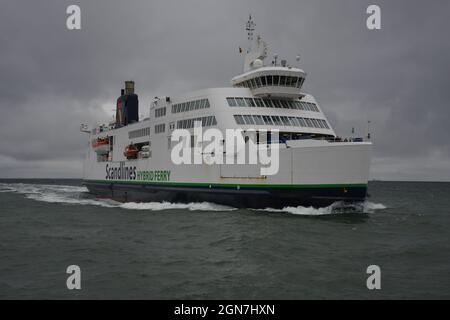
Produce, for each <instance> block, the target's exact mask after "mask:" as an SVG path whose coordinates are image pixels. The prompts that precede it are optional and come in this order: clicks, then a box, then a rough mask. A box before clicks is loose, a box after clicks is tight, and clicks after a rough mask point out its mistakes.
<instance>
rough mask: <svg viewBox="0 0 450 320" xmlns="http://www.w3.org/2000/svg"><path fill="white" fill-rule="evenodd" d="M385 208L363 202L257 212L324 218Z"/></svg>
mask: <svg viewBox="0 0 450 320" xmlns="http://www.w3.org/2000/svg"><path fill="white" fill-rule="evenodd" d="M386 208H387V207H386V206H385V205H383V204H381V203H373V202H369V201H365V202H364V203H361V204H351V205H343V204H342V203H341V202H335V203H333V204H332V205H330V206H328V207H324V208H313V207H302V206H298V207H284V208H283V209H273V208H266V209H264V210H258V211H267V212H283V213H290V214H295V215H303V216H324V215H330V214H345V213H373V212H375V211H376V210H383V209H386Z"/></svg>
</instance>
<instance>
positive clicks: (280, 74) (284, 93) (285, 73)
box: [231, 16, 306, 98]
mask: <svg viewBox="0 0 450 320" xmlns="http://www.w3.org/2000/svg"><path fill="white" fill-rule="evenodd" d="M246 30H247V32H248V41H249V46H248V49H247V53H246V55H245V61H244V73H242V74H240V75H238V76H236V77H234V78H233V79H231V84H232V85H233V87H244V88H249V89H250V90H251V91H252V94H253V95H255V96H258V97H266V98H269V97H281V98H283V97H284V98H302V97H304V96H305V95H304V94H302V93H301V91H300V90H301V88H302V86H303V83H304V81H305V78H306V73H305V72H304V71H303V70H302V69H299V68H296V67H292V66H289V65H288V63H287V61H286V60H281V61H280V63H278V55H276V54H275V55H274V57H273V60H272V62H271V65H269V66H266V65H265V62H264V61H265V59H266V58H267V44H266V43H265V42H264V41H263V40H262V39H261V36H259V35H258V36H257V37H256V39H254V38H253V32H254V30H255V23H254V22H253V21H252V17H251V16H250V17H249V20H248V22H247V25H246ZM296 60H297V62H298V61H299V60H300V56H297V59H296Z"/></svg>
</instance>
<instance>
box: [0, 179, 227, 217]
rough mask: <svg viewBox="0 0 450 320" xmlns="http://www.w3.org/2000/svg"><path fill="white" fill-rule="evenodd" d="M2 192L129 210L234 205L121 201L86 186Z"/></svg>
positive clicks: (1, 188)
mask: <svg viewBox="0 0 450 320" xmlns="http://www.w3.org/2000/svg"><path fill="white" fill-rule="evenodd" d="M0 192H14V193H19V194H24V195H25V197H26V198H27V199H32V200H36V201H42V202H48V203H62V204H72V205H91V206H101V207H105V208H122V209H128V210H148V211H161V210H174V209H184V210H189V211H232V210H236V209H235V208H232V207H227V206H221V205H218V204H214V203H209V202H199V203H186V204H184V203H170V202H142V203H136V202H127V203H121V202H117V201H113V200H109V199H96V198H93V197H91V196H90V195H89V193H88V189H87V188H86V187H77V186H66V185H46V184H26V183H12V184H5V183H0Z"/></svg>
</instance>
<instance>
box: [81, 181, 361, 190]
mask: <svg viewBox="0 0 450 320" xmlns="http://www.w3.org/2000/svg"><path fill="white" fill-rule="evenodd" d="M84 181H85V182H87V183H103V184H112V183H115V184H136V185H156V186H175V187H207V188H209V187H211V188H216V187H217V188H237V187H239V188H241V189H243V188H271V189H307V188H311V189H312V188H315V189H323V188H367V184H365V183H345V184H344V183H343V184H237V183H234V184H230V183H201V182H199V183H195V182H149V181H132V180H84Z"/></svg>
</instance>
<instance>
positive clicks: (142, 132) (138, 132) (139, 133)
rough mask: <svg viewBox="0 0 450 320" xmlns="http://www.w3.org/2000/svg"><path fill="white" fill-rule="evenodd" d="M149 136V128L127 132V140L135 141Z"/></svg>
mask: <svg viewBox="0 0 450 320" xmlns="http://www.w3.org/2000/svg"><path fill="white" fill-rule="evenodd" d="M149 135H150V127H148V128H142V129H138V130H133V131H130V132H128V139H136V138H140V137H145V136H149Z"/></svg>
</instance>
